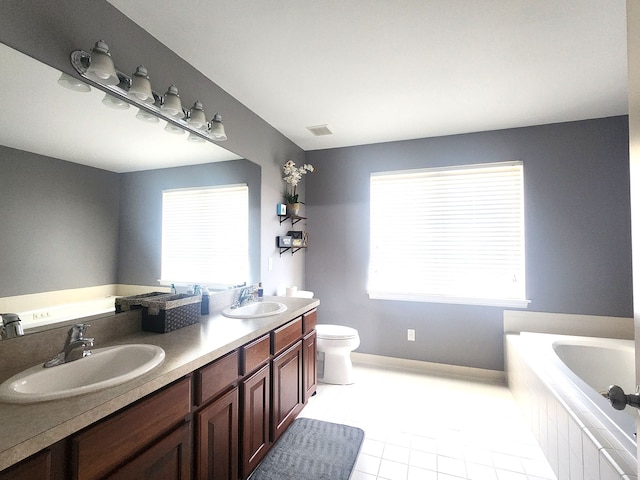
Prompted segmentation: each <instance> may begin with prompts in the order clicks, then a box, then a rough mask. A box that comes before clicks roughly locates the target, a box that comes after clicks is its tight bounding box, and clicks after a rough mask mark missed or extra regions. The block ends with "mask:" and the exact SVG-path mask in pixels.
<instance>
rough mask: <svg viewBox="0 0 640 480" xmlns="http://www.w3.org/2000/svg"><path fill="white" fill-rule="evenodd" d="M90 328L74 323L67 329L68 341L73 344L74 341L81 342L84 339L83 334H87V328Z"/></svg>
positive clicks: (86, 325) (87, 325)
mask: <svg viewBox="0 0 640 480" xmlns="http://www.w3.org/2000/svg"><path fill="white" fill-rule="evenodd" d="M90 326H91V325H89V324H88V323H76V324H75V325H74V326H73V327H71V328H70V329H69V332H67V337H68V338H69V341H71V342H74V341H76V340H82V339H83V338H84V334H85V333H87V328H89V327H90Z"/></svg>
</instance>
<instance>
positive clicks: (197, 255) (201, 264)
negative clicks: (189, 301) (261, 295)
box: [162, 185, 249, 285]
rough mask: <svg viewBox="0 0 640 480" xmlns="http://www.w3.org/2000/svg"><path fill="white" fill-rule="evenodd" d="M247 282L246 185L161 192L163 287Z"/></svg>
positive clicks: (247, 192) (247, 232) (247, 208)
mask: <svg viewBox="0 0 640 480" xmlns="http://www.w3.org/2000/svg"><path fill="white" fill-rule="evenodd" d="M248 279H249V188H248V187H247V185H225V186H223V187H209V188H189V189H178V190H165V191H163V192H162V282H163V283H165V282H175V283H199V284H205V285H212V284H233V285H236V284H239V283H242V282H244V281H247V280H248Z"/></svg>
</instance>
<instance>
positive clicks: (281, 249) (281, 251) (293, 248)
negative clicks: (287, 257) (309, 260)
mask: <svg viewBox="0 0 640 480" xmlns="http://www.w3.org/2000/svg"><path fill="white" fill-rule="evenodd" d="M278 248H279V249H280V256H282V254H283V253H285V252H286V251H287V250H291V255H293V254H294V253H296V252H297V251H298V250H303V249H305V248H307V247H278Z"/></svg>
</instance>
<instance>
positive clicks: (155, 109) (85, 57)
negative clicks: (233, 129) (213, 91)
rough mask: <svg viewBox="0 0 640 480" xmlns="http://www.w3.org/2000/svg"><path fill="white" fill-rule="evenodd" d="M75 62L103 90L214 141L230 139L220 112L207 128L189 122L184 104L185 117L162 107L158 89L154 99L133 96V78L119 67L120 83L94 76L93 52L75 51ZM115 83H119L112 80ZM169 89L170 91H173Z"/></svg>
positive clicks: (93, 84) (74, 66)
mask: <svg viewBox="0 0 640 480" xmlns="http://www.w3.org/2000/svg"><path fill="white" fill-rule="evenodd" d="M98 43H101V45H104V47H103V48H108V47H106V45H105V44H104V42H98ZM94 53H95V49H94ZM71 65H72V66H73V68H75V70H76V71H77V72H78V73H79V74H80V76H82V78H83V79H85V80H86V81H87V82H88V83H90V84H91V85H92V86H93V87H95V88H97V89H98V90H102V91H103V92H106V93H109V94H111V95H113V96H115V97H117V98H120V99H122V100H124V101H125V102H127V103H129V104H131V105H134V106H136V107H138V108H140V109H141V110H143V111H146V112H149V113H151V114H153V115H155V116H157V117H158V118H161V119H162V120H165V121H166V122H167V123H168V124H170V125H174V126H177V127H179V128H181V129H183V130H186V131H187V132H189V133H191V134H193V135H197V136H198V137H200V138H202V139H204V140H208V141H210V142H212V143H215V142H220V141H224V140H226V139H227V136H226V134H225V131H224V126H223V125H222V116H221V115H220V114H219V113H216V114H215V115H214V117H213V118H212V120H211V122H205V127H204V128H203V127H199V128H198V127H195V126H193V125H190V124H189V118H190V115H191V113H190V111H189V110H186V109H185V108H184V107H181V109H182V116H180V114H179V112H173V114H170V113H168V112H167V111H164V110H163V109H162V105H163V103H164V102H165V99H164V97H163V96H162V95H160V94H159V93H158V92H156V91H155V90H151V91H152V93H153V99H154V101H153V102H151V101H150V99H149V100H147V101H142V100H140V98H138V96H136V95H129V90H130V89H131V82H132V77H131V76H129V75H127V74H125V73H122V72H120V71H119V70H117V69H115V72H116V75H117V78H118V80H119V83H117V84H105V83H101V82H99V81H98V80H97V79H96V78H93V77H94V76H93V75H90V74H88V73H87V72H88V71H89V67H90V65H91V54H89V53H87V52H85V51H83V50H75V51H73V52H71ZM138 71H139V70H138ZM144 73H145V74H146V70H144ZM111 83H115V82H114V81H111ZM172 87H173V89H171V87H170V90H169V91H171V92H172V93H173V92H174V91H175V92H176V94H177V89H176V88H175V86H174V85H172ZM169 91H168V92H167V93H169ZM198 103H199V102H198ZM200 106H201V104H200ZM202 113H204V111H202Z"/></svg>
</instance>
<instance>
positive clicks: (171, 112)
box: [71, 40, 227, 142]
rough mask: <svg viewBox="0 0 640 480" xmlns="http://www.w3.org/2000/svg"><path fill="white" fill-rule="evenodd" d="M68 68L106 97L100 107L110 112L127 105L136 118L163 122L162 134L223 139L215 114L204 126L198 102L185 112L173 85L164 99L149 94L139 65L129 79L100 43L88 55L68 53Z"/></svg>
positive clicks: (225, 137)
mask: <svg viewBox="0 0 640 480" xmlns="http://www.w3.org/2000/svg"><path fill="white" fill-rule="evenodd" d="M71 64H72V65H73V67H74V68H75V70H76V71H77V72H78V73H79V74H80V76H82V77H83V78H85V79H87V80H88V81H89V83H90V84H91V85H92V86H94V87H95V88H97V89H99V90H102V91H103V92H106V93H107V96H106V97H105V99H104V100H103V103H106V104H108V105H109V106H111V107H113V108H129V104H131V105H134V106H136V107H139V109H140V111H139V112H138V114H137V115H136V117H137V118H140V119H143V120H146V121H152V120H151V117H155V118H157V119H163V120H166V122H167V125H166V126H165V130H166V131H168V132H171V133H175V134H183V133H184V132H185V131H188V132H189V133H190V134H191V135H190V137H191V140H194V139H195V138H199V139H201V140H203V141H207V140H208V141H210V142H213V141H224V140H226V139H227V136H226V134H225V130H224V126H223V125H222V116H221V115H220V114H217V113H216V115H215V116H214V117H213V119H212V120H211V122H208V121H207V117H206V114H205V112H204V107H203V105H202V103H201V102H200V101H196V102H195V103H194V105H193V107H192V108H191V109H190V110H189V111H187V110H185V109H184V108H183V107H182V102H181V100H180V96H179V95H178V89H177V88H176V86H175V85H171V86H170V87H169V88H168V89H167V92H166V93H165V95H164V97H163V96H162V95H160V94H159V93H158V92H155V91H153V89H152V88H151V82H150V81H149V75H148V72H147V69H146V68H145V67H144V66H143V65H140V66H138V68H137V69H136V72H135V73H134V74H133V75H132V76H128V75H126V74H124V73H122V72H120V71H118V70H116V69H115V67H114V66H113V60H112V59H111V54H110V53H109V47H108V46H107V44H106V43H105V42H103V41H102V40H100V41H98V42H96V45H95V47H94V48H93V49H92V50H91V53H90V54H89V53H87V52H85V51H83V50H76V51H74V52H71ZM125 105H126V106H125ZM195 141H197V140H195Z"/></svg>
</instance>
